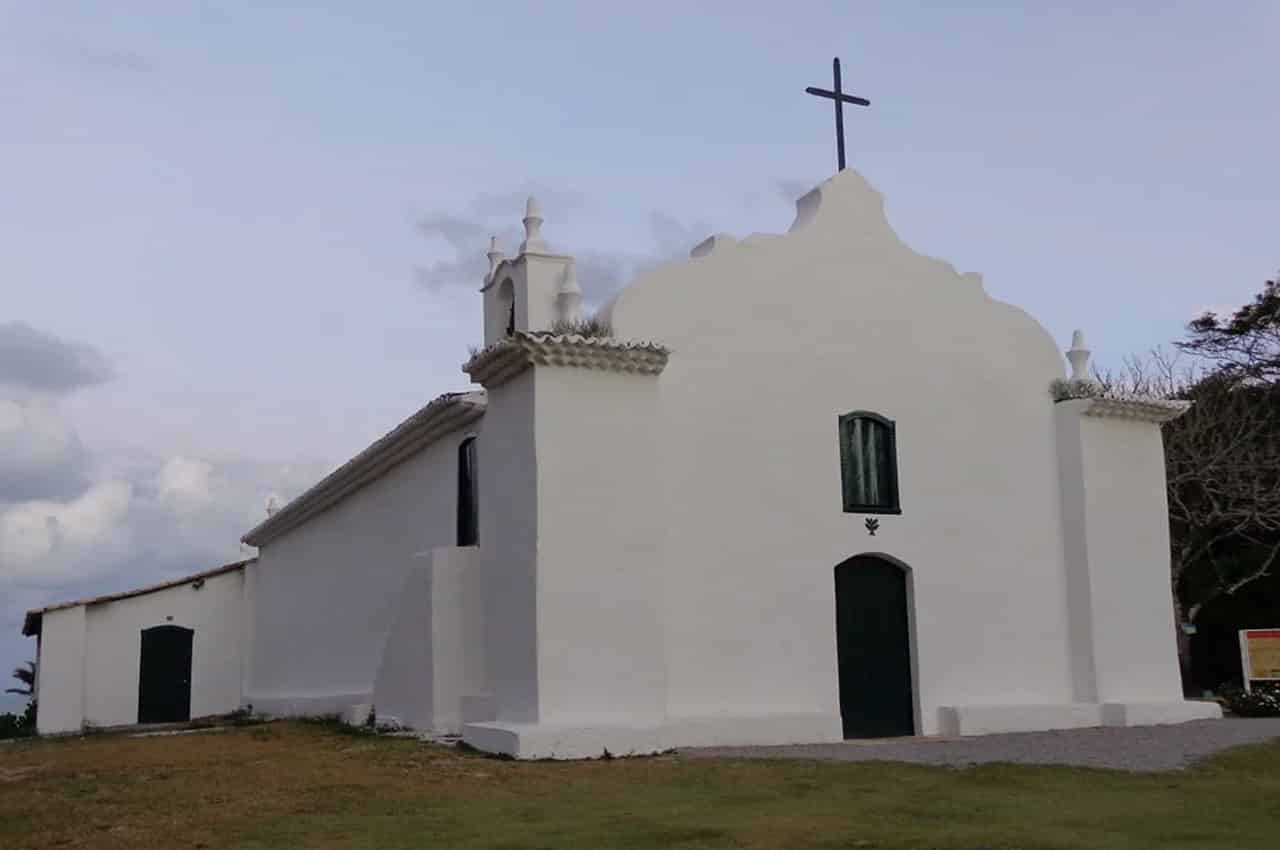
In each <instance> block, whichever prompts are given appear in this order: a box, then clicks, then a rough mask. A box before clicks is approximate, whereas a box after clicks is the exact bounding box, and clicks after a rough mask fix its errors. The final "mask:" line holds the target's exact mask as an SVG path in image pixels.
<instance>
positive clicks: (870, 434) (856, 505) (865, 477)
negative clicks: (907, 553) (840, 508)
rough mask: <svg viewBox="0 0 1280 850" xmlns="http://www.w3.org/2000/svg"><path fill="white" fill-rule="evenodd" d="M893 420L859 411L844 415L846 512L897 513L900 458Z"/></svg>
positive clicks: (842, 454) (842, 461)
mask: <svg viewBox="0 0 1280 850" xmlns="http://www.w3.org/2000/svg"><path fill="white" fill-rule="evenodd" d="M895 442H896V441H895V440H894V428H893V422H892V421H891V420H889V419H885V418H884V417H883V416H880V415H879V414H876V413H870V412H867V411H865V410H857V411H854V412H853V413H846V414H845V415H844V416H841V417H840V483H841V489H842V491H843V493H844V509H845V512H846V513H859V514H897V513H902V508H901V507H900V506H899V504H898V457H897V446H896V445H895Z"/></svg>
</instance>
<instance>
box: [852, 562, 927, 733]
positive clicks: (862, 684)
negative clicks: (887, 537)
mask: <svg viewBox="0 0 1280 850" xmlns="http://www.w3.org/2000/svg"><path fill="white" fill-rule="evenodd" d="M836 651H837V657H838V659H839V665H840V716H841V718H842V719H843V721H844V736H845V737H846V738H888V737H891V736H894V735H911V734H914V732H915V719H914V717H915V711H914V701H913V699H912V695H911V636H910V627H909V626H908V622H907V574H906V573H905V572H904V571H903V570H901V569H899V568H898V567H897V566H895V565H894V564H891V563H889V562H888V561H886V560H884V559H882V558H877V557H874V556H871V555H859V556H857V557H854V558H850V559H849V560H847V561H845V562H844V563H842V564H840V565H839V566H838V567H836Z"/></svg>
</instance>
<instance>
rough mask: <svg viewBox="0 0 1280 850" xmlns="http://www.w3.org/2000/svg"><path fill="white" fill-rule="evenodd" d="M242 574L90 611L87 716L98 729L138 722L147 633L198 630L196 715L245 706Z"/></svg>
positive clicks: (193, 664) (193, 705)
mask: <svg viewBox="0 0 1280 850" xmlns="http://www.w3.org/2000/svg"><path fill="white" fill-rule="evenodd" d="M242 596H243V576H242V574H241V572H240V571H238V570H237V571H233V572H229V573H223V574H222V575H217V576H212V577H210V578H207V579H205V580H204V584H203V585H202V586H201V587H200V589H199V590H197V589H195V587H194V585H192V584H182V585H178V586H176V587H170V588H166V589H164V590H158V591H155V592H154V593H146V594H143V595H141V596H133V597H129V598H127V599H120V600H116V601H114V602H106V603H102V604H98V605H90V606H89V607H88V608H87V609H86V616H85V621H86V631H85V634H86V641H85V672H84V676H85V703H84V717H85V720H86V722H88V723H90V724H92V725H94V726H119V725H122V724H129V723H137V722H138V671H139V661H140V658H141V652H142V630H143V629H147V628H151V627H152V626H164V625H173V626H182V627H183V628H187V629H193V630H194V634H193V635H192V642H191V716H192V717H203V716H207V715H211V714H225V713H227V712H230V711H234V710H235V709H236V708H238V707H239V705H240V646H241V644H240V607H241V599H242Z"/></svg>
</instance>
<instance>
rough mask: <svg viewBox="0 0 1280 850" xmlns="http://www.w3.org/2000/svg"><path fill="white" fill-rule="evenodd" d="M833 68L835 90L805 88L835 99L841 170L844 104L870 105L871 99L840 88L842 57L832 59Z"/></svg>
mask: <svg viewBox="0 0 1280 850" xmlns="http://www.w3.org/2000/svg"><path fill="white" fill-rule="evenodd" d="M831 68H832V73H833V76H834V77H835V91H827V90H826V89H819V88H814V87H813V86H809V87H808V88H807V89H805V91H806V92H808V93H809V94H816V95H817V96H818V97H827V98H830V99H831V100H833V101H835V104H836V160H837V162H839V164H840V170H841V171H844V105H845V104H846V103H852V104H854V105H855V106H870V105H871V101H869V100H867V99H866V98H865V97H855V96H854V95H851V94H845V93H844V92H843V91H841V90H840V57H838V56H837V57H836V58H835V59H832V60H831Z"/></svg>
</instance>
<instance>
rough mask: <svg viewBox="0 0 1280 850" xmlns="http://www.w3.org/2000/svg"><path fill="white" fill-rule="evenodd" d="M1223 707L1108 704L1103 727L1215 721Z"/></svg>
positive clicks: (1182, 703) (1184, 703) (1206, 704)
mask: <svg viewBox="0 0 1280 850" xmlns="http://www.w3.org/2000/svg"><path fill="white" fill-rule="evenodd" d="M1221 716H1222V706H1220V705H1218V704H1217V703H1216V702H1196V701H1192V700H1178V701H1176V702H1107V703H1103V704H1102V725H1104V726H1158V725H1161V724H1164V723H1186V722H1187V721H1189V720H1216V719H1217V718H1219V717H1221Z"/></svg>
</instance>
